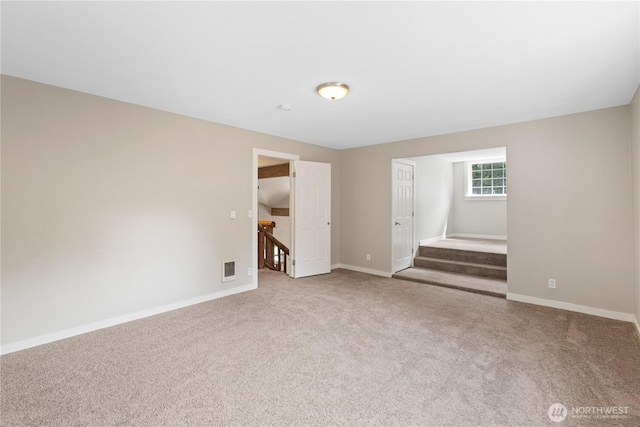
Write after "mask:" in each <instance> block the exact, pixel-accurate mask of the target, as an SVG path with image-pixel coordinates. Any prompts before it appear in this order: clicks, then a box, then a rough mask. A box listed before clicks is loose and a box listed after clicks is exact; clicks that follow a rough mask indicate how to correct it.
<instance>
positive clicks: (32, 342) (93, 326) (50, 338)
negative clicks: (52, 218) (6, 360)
mask: <svg viewBox="0 0 640 427" xmlns="http://www.w3.org/2000/svg"><path fill="white" fill-rule="evenodd" d="M254 289H256V286H255V285H254V284H253V283H251V284H248V285H244V286H238V287H236V288H232V289H226V290H224V291H220V292H216V293H213V294H208V295H203V296H201V297H197V298H191V299H188V300H184V301H179V302H176V303H173V304H167V305H163V306H160V307H155V308H150V309H148V310H143V311H139V312H136V313H131V314H127V315H124V316H119V317H114V318H112V319H107V320H101V321H99V322H94V323H90V324H88V325H83V326H79V327H77V328H71V329H65V330H63V331H59V332H54V333H52V334H47V335H42V336H39V337H35V338H30V339H27V340H24V341H18V342H15V343H11V344H5V345H3V346H2V348H0V354H8V353H13V352H15V351H19V350H25V349H27V348H31V347H36V346H38V345H42V344H48V343H51V342H54V341H58V340H62V339H65V338H71V337H74V336H76V335H81V334H86V333H87V332H93V331H97V330H99V329H104V328H108V327H111V326H115V325H119V324H121V323H126V322H131V321H133V320H138V319H143V318H145V317H149V316H155V315H156V314H161V313H166V312H167V311H172V310H177V309H179V308H184V307H188V306H190V305H195V304H200V303H203V302H207V301H211V300H214V299H218V298H223V297H226V296H230V295H234V294H239V293H242V292H246V291H251V290H254Z"/></svg>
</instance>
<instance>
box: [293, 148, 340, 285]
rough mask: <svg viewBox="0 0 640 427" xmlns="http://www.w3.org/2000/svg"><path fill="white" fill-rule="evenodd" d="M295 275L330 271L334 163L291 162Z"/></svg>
mask: <svg viewBox="0 0 640 427" xmlns="http://www.w3.org/2000/svg"><path fill="white" fill-rule="evenodd" d="M291 172H292V174H293V199H294V201H293V205H294V214H293V223H294V225H293V248H292V254H293V256H292V264H293V268H292V270H293V277H295V278H298V277H306V276H314V275H316V274H324V273H330V272H331V164H329V163H316V162H305V161H302V160H296V161H292V162H291Z"/></svg>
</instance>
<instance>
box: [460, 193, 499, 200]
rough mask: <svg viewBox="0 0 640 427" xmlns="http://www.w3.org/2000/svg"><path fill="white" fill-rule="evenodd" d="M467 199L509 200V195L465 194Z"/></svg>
mask: <svg viewBox="0 0 640 427" xmlns="http://www.w3.org/2000/svg"><path fill="white" fill-rule="evenodd" d="M464 199H465V200H467V201H468V200H473V201H474V202H479V201H487V200H507V195H506V194H505V195H502V196H501V195H499V194H485V195H482V194H474V195H472V196H469V195H466V196H464Z"/></svg>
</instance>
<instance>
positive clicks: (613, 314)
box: [507, 292, 640, 330]
mask: <svg viewBox="0 0 640 427" xmlns="http://www.w3.org/2000/svg"><path fill="white" fill-rule="evenodd" d="M507 299H508V300H510V301H518V302H525V303H528V304H535V305H541V306H544V307H552V308H559V309H561V310H568V311H575V312H577V313H584V314H590V315H592V316H598V317H606V318H607V319H614V320H622V321H625V322H631V323H635V325H636V327H638V323H637V319H636V318H635V316H634V315H633V314H630V313H620V312H618V311H610V310H603V309H601V308H594V307H587V306H585V305H578V304H572V303H570V302H562V301H554V300H550V299H544V298H536V297H530V296H527V295H520V294H514V293H511V292H507ZM639 330H640V328H639Z"/></svg>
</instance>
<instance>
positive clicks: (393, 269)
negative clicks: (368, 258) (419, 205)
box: [389, 159, 416, 274]
mask: <svg viewBox="0 0 640 427" xmlns="http://www.w3.org/2000/svg"><path fill="white" fill-rule="evenodd" d="M394 163H401V164H405V165H409V166H412V167H413V177H414V179H413V183H412V190H413V194H412V205H413V206H412V211H413V215H412V216H411V234H412V235H411V253H412V256H413V254H415V249H416V217H415V211H416V180H415V176H416V162H414V161H412V160H408V159H391V212H390V215H389V216H390V218H391V222H392V225H391V273H392V274H393V273H396V264H395V254H394V251H393V239H394V231H395V228H394V225H393V222H394V221H395V218H394V217H393V206H394V203H395V200H394V199H395V198H394V195H395V193H394V191H395V189H394V188H393V181H394V176H393V164H394ZM411 265H413V262H412V264H411Z"/></svg>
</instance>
